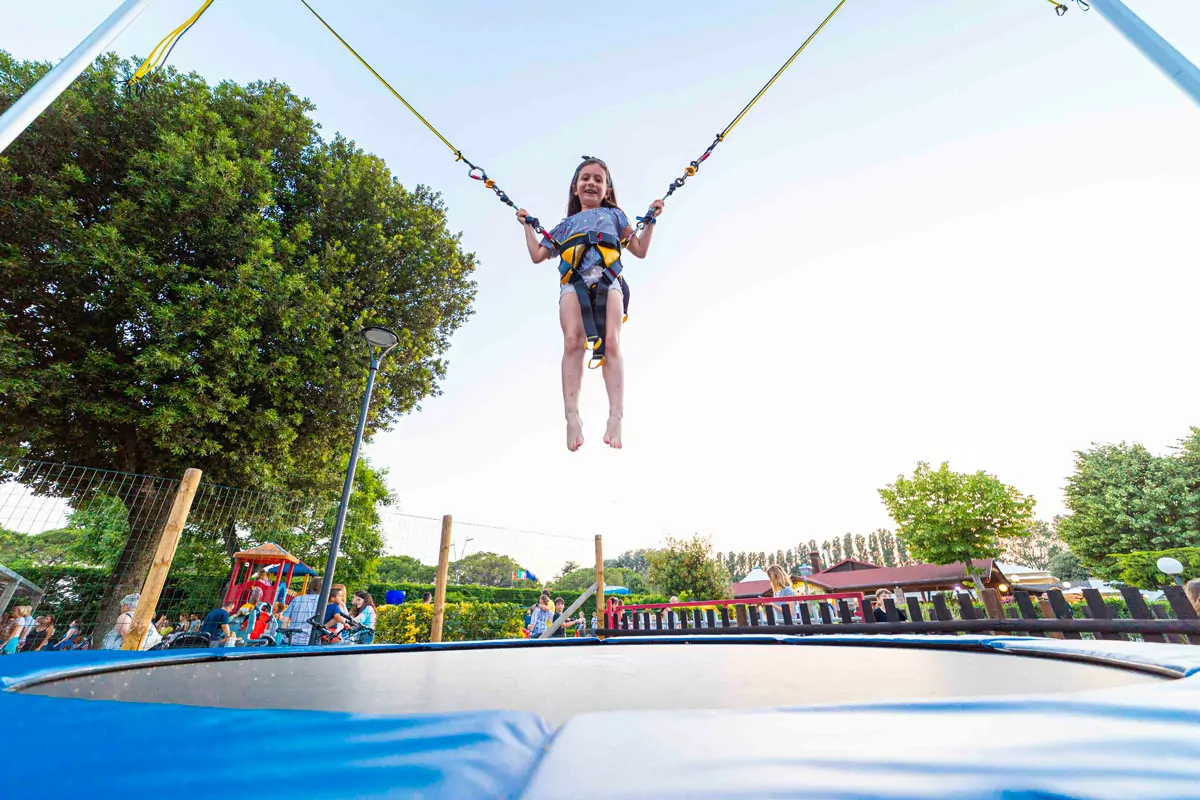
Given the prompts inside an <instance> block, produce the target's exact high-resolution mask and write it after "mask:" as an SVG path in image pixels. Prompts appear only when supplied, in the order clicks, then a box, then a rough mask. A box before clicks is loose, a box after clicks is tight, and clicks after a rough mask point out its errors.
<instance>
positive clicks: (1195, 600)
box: [1183, 578, 1200, 614]
mask: <svg viewBox="0 0 1200 800" xmlns="http://www.w3.org/2000/svg"><path fill="white" fill-rule="evenodd" d="M1183 591H1184V592H1186V593H1187V599H1188V602H1190V603H1191V604H1192V608H1194V609H1196V613H1197V614H1200V578H1192V579H1191V580H1190V581H1188V582H1187V585H1186V586H1184V587H1183Z"/></svg>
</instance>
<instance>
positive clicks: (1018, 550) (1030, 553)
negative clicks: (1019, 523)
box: [1004, 517, 1067, 570]
mask: <svg viewBox="0 0 1200 800" xmlns="http://www.w3.org/2000/svg"><path fill="white" fill-rule="evenodd" d="M1059 519H1061V517H1055V518H1054V525H1053V527H1051V525H1050V524H1049V523H1047V522H1045V521H1043V520H1040V519H1035V520H1034V521H1033V522H1031V523H1030V524H1029V535H1028V536H1022V537H1020V538H1017V539H1012V540H1010V541H1009V542H1008V544H1007V545H1006V546H1005V549H1004V560H1005V561H1011V562H1012V563H1014V564H1020V565H1021V566H1024V567H1032V568H1033V569H1041V570H1044V569H1046V568H1047V567H1048V566H1049V565H1050V559H1051V558H1053V557H1054V556H1055V555H1056V554H1058V553H1061V552H1062V551H1063V550H1066V549H1067V546H1066V545H1065V544H1063V542H1062V541H1061V540H1060V539H1059V538H1058V537H1057V536H1056V535H1055V528H1057V527H1058V521H1059Z"/></svg>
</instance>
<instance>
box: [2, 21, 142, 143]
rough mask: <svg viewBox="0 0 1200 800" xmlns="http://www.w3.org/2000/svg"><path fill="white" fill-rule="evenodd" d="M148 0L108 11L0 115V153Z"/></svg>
mask: <svg viewBox="0 0 1200 800" xmlns="http://www.w3.org/2000/svg"><path fill="white" fill-rule="evenodd" d="M149 4H150V0H125V2H124V3H122V4H121V6H120V8H118V9H117V10H116V11H114V12H113V13H111V14H109V16H108V19H106V20H104V22H101V23H100V25H99V27H97V28H96V30H94V31H92V34H91V36H89V37H87V38H86V39H84V40H83V41H82V42H80V43H79V46H78V47H76V48H75V49H74V50H72V51H71V52H70V54H68V55H67V57H66V58H64V59H63V60H62V61H60V62H59V63H58V66H56V67H55V68H54V69H52V70H50V71H49V72H47V73H46V74H45V75H43V76H42V79H41V80H40V81H38V82H37V83H35V84H34V85H33V88H32V89H30V90H29V91H28V92H26V93H25V94H24V95H23V96H22V97H21V99H20V100H18V101H17V102H15V103H13V105H12V106H11V107H10V108H9V109H8V111H5V112H4V114H3V115H2V116H0V153H3V152H4V151H5V149H7V148H8V146H9V145H10V144H12V141H13V139H16V138H17V137H18V136H20V135H21V132H22V131H23V130H25V129H26V128H28V127H29V125H30V123H32V122H33V121H34V120H35V119H37V118H38V116H39V115H41V113H42V112H43V111H45V110H46V107H47V106H49V105H50V104H51V103H53V102H54V100H55V98H57V97H58V96H59V95H60V94H62V93H63V92H64V91H65V90H66V88H67V87H68V86H70V85H71V82H72V81H74V80H75V79H76V78H78V77H79V74H80V73H81V72H83V71H84V70H85V69H87V68H88V67H89V66H90V65H91V63H92V62H93V61H95V60H96V56H98V55H100V53H101V52H102V51H103V50H104V48H106V47H108V45H109V43H110V42H112V40H113V39H115V38H117V36H118V35H120V33H121V31H123V30H125V28H127V27H128V26H129V23H131V22H133V21H134V19H136V18H137V16H138V15H139V14H141V13H142V12H143V11H144V10H145V9H146V6H147V5H149Z"/></svg>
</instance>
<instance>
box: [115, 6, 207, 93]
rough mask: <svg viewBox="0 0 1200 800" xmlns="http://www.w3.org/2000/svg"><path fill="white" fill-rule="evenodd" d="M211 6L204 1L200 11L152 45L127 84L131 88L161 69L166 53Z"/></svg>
mask: <svg viewBox="0 0 1200 800" xmlns="http://www.w3.org/2000/svg"><path fill="white" fill-rule="evenodd" d="M212 4H213V0H204V5H202V6H200V10H198V11H197V12H196V13H195V14H192V15H191V16H190V17H188V18H187V21H186V22H184V23H183V24H182V25H180V26H179V27H178V28H176V29H175V30H173V31H171V32H170V33H168V34H167V35H166V36H164V37H163V39H162V41H160V42H159V43H158V44H156V45H154V49H153V50H151V51H150V55H148V56H146V60H145V61H143V62H142V63H141V66H139V67H138V68H137V69H136V70H134V73H133V76H132V77H130V79H129V84H130V85H131V86H132V85H133V84H135V83H137V82H138V81H140V80H141V79H142V78H144V77H146V76H147V75H149V74H150V73H151V72H153V71H154V70H156V69H158V68H159V67H161V66H162V65H163V62H164V61H166V59H167V53H169V52H171V47H172V46H174V44H175V42H176V41H177V40H178V39H179V37H181V36H183V34H184V33H185V32H186V31H187V29H188V28H190V27H192V26H193V25H195V24H196V22H197V21H198V20H199V19H200V17H201V15H202V14H204V12H205V11H207V10H208V7H209V6H211V5H212Z"/></svg>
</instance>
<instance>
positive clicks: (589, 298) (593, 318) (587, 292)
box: [558, 237, 629, 369]
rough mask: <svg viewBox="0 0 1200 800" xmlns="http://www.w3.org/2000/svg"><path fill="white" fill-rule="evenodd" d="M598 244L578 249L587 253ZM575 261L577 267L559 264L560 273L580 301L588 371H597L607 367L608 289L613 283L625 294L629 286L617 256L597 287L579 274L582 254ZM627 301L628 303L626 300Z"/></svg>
mask: <svg viewBox="0 0 1200 800" xmlns="http://www.w3.org/2000/svg"><path fill="white" fill-rule="evenodd" d="M575 238H576V237H571V239H568V240H567V242H564V243H563V244H564V245H566V244H567V243H568V242H570V241H572V240H573V239H575ZM598 244H599V243H598V242H596V241H590V240H589V241H587V242H584V243H583V244H581V245H580V246H579V249H580V250H583V251H586V250H587V249H590V248H592V247H598ZM573 260H574V264H572V263H571V262H568V261H567V260H566V259H564V260H562V261H560V262H559V265H558V271H559V274H561V275H562V282H563V283H564V284H566V283H570V284H571V287H572V288H573V289H574V290H575V294H576V296H577V297H578V298H579V314H580V317H582V320H583V332H584V335H586V336H587V349H588V351H589V352H590V353H591V355H590V356H589V357H588V369H598V368H599V367H602V366H604V340H605V335H606V333H607V322H608V290H609V289H610V288H612V285H613V284H614V283H618V282H619V283H620V285H621V289H622V292H624V291H625V286H626V283H625V281H624V279H622V278H621V259H620V258H619V257H618V258H617V259H616V260H615V261H613V262H612V263H611V264H609V265H608V266H606V267H605V268H604V271H603V272H602V273H600V280H599V281H597V282H596V283H595V284H594V285H592V286H590V287H589V286H588V285H587V281H585V280H584V279H583V276H582V275H580V274H579V270H578V269H576V265H577V264H579V263H582V261H583V253H582V252H581V253H579V254H578V255H577V256H576V258H575V259H573ZM626 302H627V300H626ZM628 310H629V307H628V305H626V306H624V308H623V309H622V311H624V312H626V313H627V312H628Z"/></svg>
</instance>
